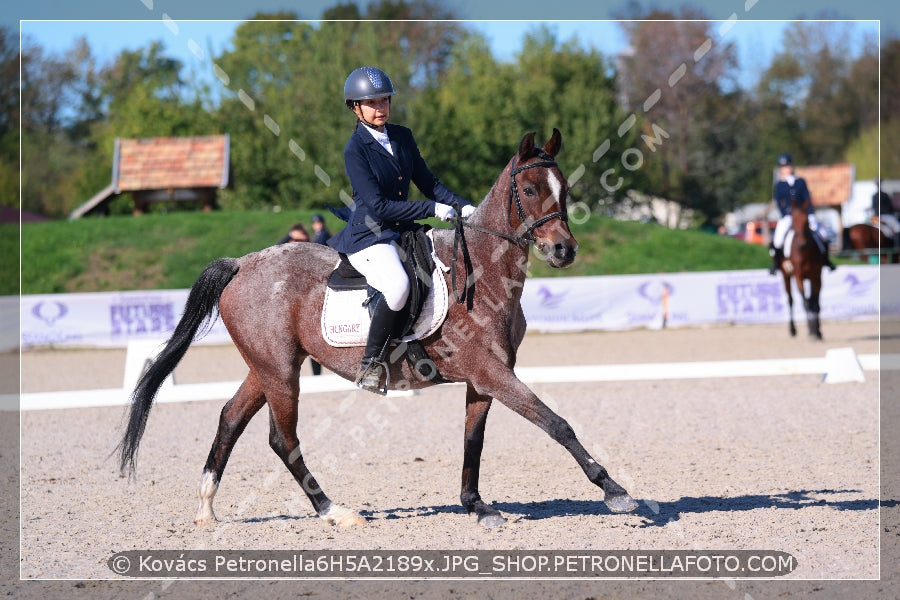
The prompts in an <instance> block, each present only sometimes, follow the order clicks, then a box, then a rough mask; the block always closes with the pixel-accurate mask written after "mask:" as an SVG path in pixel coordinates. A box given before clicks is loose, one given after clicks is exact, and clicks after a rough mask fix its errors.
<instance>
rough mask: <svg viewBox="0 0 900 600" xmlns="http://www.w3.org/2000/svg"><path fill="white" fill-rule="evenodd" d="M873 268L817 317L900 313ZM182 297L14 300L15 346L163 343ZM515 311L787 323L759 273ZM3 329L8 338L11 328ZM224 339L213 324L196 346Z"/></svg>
mask: <svg viewBox="0 0 900 600" xmlns="http://www.w3.org/2000/svg"><path fill="white" fill-rule="evenodd" d="M880 269H881V270H879V266H878V265H842V266H841V267H839V268H838V269H837V270H836V271H834V272H831V271H825V272H824V273H823V283H822V295H821V302H820V303H821V306H822V312H821V318H822V319H823V320H824V321H828V320H836V321H842V320H854V319H874V318H877V316H878V315H879V310H882V311H884V312H886V313H889V314H900V290H898V293H890V294H888V293H884V294H882V297H884V298H891V299H892V300H891V301H890V302H888V303H887V305H885V306H879V290H880V286H881V282H882V279H884V281H885V283H886V284H887V282H888V281H894V282H896V281H898V280H900V270H898V269H900V266H881V267H880ZM885 274H890V277H885ZM482 285H485V284H482ZM895 287H896V286H895ZM477 294H478V292H477V288H476V296H477ZM187 295H188V290H156V291H140V292H109V293H91V294H41V295H30V296H22V298H21V300H20V306H19V315H20V323H19V325H20V327H21V338H20V339H21V345H22V347H23V348H32V347H41V346H53V347H65V346H88V347H125V346H127V345H128V342H129V340H141V339H145V340H161V339H164V338H168V337H169V335H171V332H172V330H173V329H174V328H175V325H176V324H177V322H178V320H179V319H180V318H181V314H182V311H183V310H184V304H185V302H186V300H187ZM2 300H3V301H7V303H9V302H8V301H16V300H19V299H18V298H3V299H2ZM476 302H477V297H476ZM522 308H523V310H524V312H525V317H526V319H527V321H528V328H529V330H533V331H547V332H564V331H585V330H620V329H632V328H651V329H652V328H655V329H659V328H661V327H686V326H696V325H705V324H736V325H742V324H754V323H782V322H783V323H786V322H787V317H788V304H787V296H786V294H785V292H784V286H783V282H782V278H781V277H780V276H771V275H769V274H768V272H767V271H766V270H763V269H757V270H752V271H712V272H706V273H659V274H647V275H619V276H602V277H558V278H533V279H528V280H526V282H525V286H524V288H523V291H522ZM13 314H14V313H13ZM804 314H805V313H804V309H803V301H802V298H800V296H799V295H798V294H797V292H796V290H795V291H794V318H795V319H796V320H798V321H803V319H804V318H805V316H804ZM7 325H9V327H5V328H7V329H10V330H11V331H12V330H14V324H12V323H10V324H7ZM8 338H10V336H2V338H0V340H2V341H3V346H4V348H2V350H10V349H12V348H13V347H14V346H13V345H12V342H11V341H10V340H9V339H8ZM13 340H14V338H13ZM229 341H230V337H229V336H228V332H227V330H226V329H225V326H224V325H223V324H222V321H221V319H219V318H218V317H217V318H216V319H215V320H214V321H212V323H211V326H210V328H209V331H208V332H207V333H206V334H205V335H204V336H202V337H201V338H200V339H199V340H198V342H197V343H201V344H220V343H228V342H229Z"/></svg>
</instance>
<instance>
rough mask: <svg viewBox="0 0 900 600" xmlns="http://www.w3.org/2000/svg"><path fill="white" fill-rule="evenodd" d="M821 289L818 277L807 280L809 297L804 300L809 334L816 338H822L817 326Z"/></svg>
mask: <svg viewBox="0 0 900 600" xmlns="http://www.w3.org/2000/svg"><path fill="white" fill-rule="evenodd" d="M821 289H822V282H821V281H820V280H818V279H811V280H810V282H809V299H808V300H805V303H806V321H807V324H808V325H809V336H810V337H811V338H813V339H816V340H821V339H822V330H821V328H820V326H819V310H820V309H819V294H820V293H821Z"/></svg>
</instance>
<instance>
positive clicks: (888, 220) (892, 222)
mask: <svg viewBox="0 0 900 600" xmlns="http://www.w3.org/2000/svg"><path fill="white" fill-rule="evenodd" d="M878 220H879V221H880V222H881V225H882V226H884V228H885V229H888V230H890V232H891V235H892V236H894V235H897V234H898V233H900V221H898V220H897V217H895V216H894V215H881V216H880V217H878Z"/></svg>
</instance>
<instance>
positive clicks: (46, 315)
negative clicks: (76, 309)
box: [31, 301, 69, 327]
mask: <svg viewBox="0 0 900 600" xmlns="http://www.w3.org/2000/svg"><path fill="white" fill-rule="evenodd" d="M68 312H69V309H68V307H67V306H66V305H65V304H63V303H62V302H55V301H54V302H38V303H37V304H35V305H34V307H33V308H32V309H31V314H33V315H34V316H35V317H37V318H38V319H40V320H41V321H43V322H44V323H46V324H47V325H48V326H50V327H53V324H54V323H56V322H57V321H58V320H60V319H62V318H63V317H64V316H66V314H68Z"/></svg>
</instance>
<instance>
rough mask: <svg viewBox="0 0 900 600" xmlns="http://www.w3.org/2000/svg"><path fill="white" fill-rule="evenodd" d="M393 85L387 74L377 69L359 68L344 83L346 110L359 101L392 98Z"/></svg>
mask: <svg viewBox="0 0 900 600" xmlns="http://www.w3.org/2000/svg"><path fill="white" fill-rule="evenodd" d="M394 94H395V92H394V84H393V83H391V78H390V77H388V76H387V73H385V72H384V71H382V70H381V69H379V68H377V67H360V68H358V69H355V70H354V71H353V72H352V73H350V75H348V76H347V81H346V82H344V102H345V103H346V104H347V108H353V103H354V102H357V101H359V100H370V99H372V98H384V97H385V96H393V95H394Z"/></svg>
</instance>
